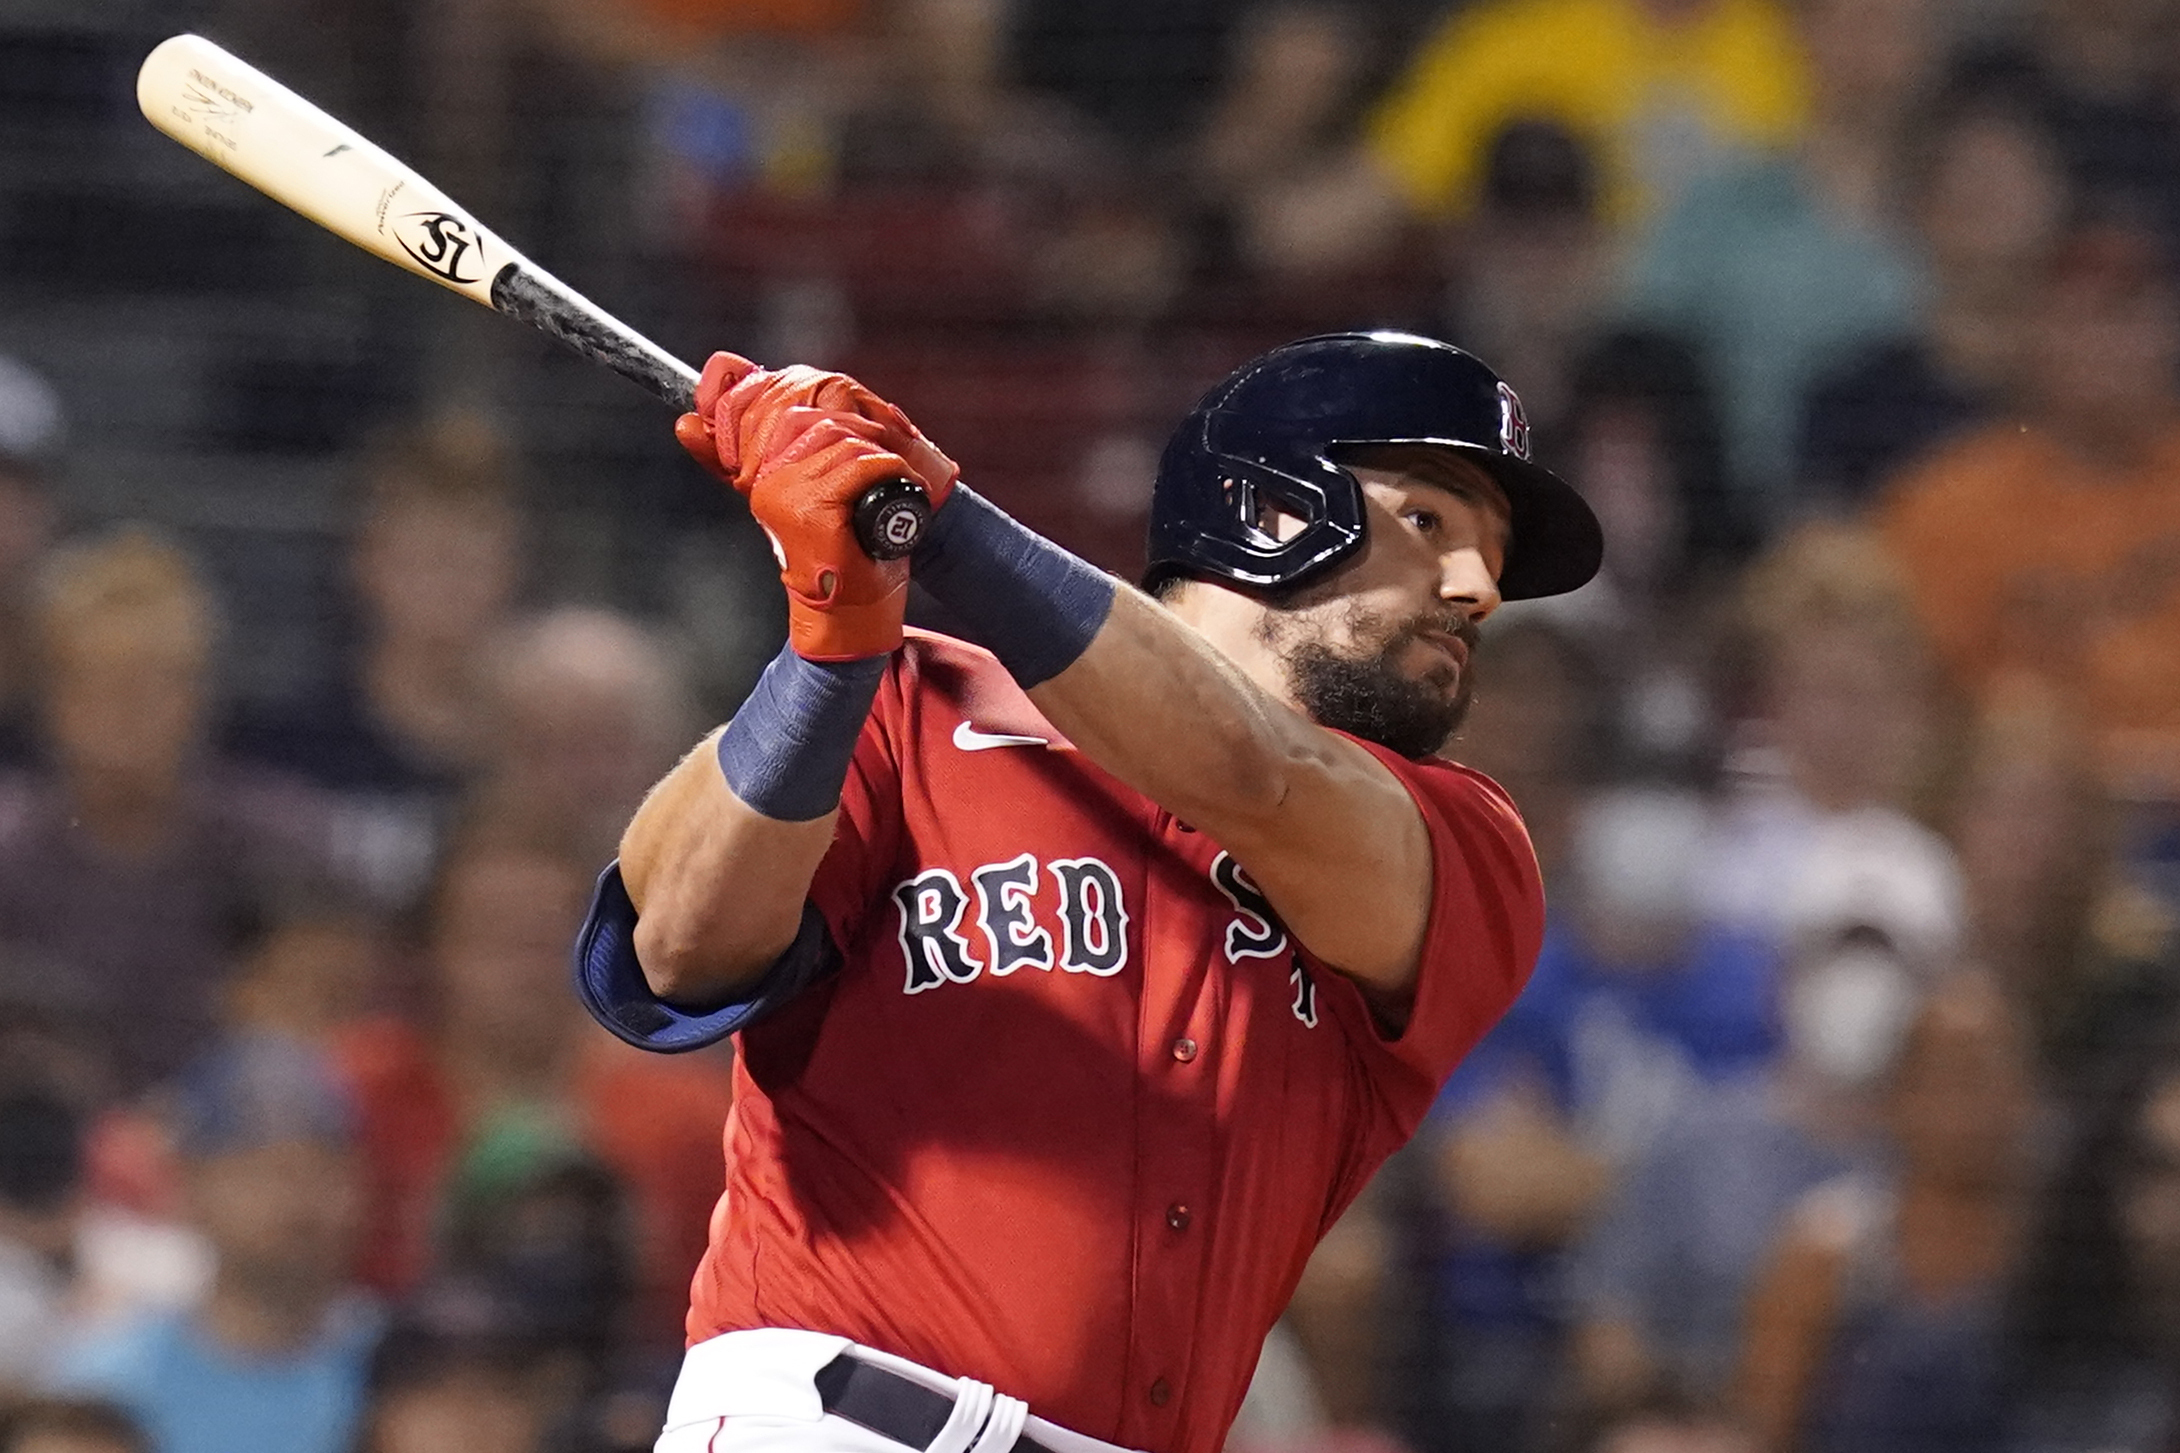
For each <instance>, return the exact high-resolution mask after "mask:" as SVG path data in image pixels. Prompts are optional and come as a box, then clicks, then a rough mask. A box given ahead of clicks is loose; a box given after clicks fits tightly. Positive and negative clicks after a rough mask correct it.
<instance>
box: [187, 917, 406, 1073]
mask: <svg viewBox="0 0 2180 1453" xmlns="http://www.w3.org/2000/svg"><path fill="white" fill-rule="evenodd" d="M256 916H257V918H258V919H259V922H257V923H256V924H254V925H252V926H251V927H250V928H249V930H248V931H247V932H245V933H243V934H241V935H238V939H239V942H238V944H237V954H236V963H235V971H234V978H233V981H232V982H231V983H230V984H229V986H228V995H227V1002H228V1013H227V1019H228V1022H229V1023H230V1024H231V1025H233V1026H235V1027H236V1028H239V1029H243V1030H248V1031H255V1032H260V1033H266V1034H277V1035H283V1036H285V1037H287V1038H289V1039H293V1040H297V1041H300V1042H302V1043H306V1044H313V1045H316V1046H318V1047H319V1048H321V1049H328V1050H330V1048H331V1047H332V1046H333V1045H334V1044H336V1043H337V1042H338V1038H339V1036H340V1034H341V1033H342V1032H343V1031H344V1030H347V1029H349V1028H350V1027H351V1026H353V1025H355V1024H357V1023H358V1022H360V1021H362V1020H364V1019H366V1018H368V1017H369V1016H371V1015H372V1014H374V1013H376V1012H379V1011H381V1010H383V1009H384V1008H385V1007H386V1001H387V999H388V997H389V995H388V989H389V985H388V982H387V981H388V977H389V974H388V970H389V960H390V957H391V953H392V950H391V946H390V944H389V942H388V930H387V925H386V924H385V922H384V921H383V920H382V919H381V918H380V917H379V916H378V915H377V914H376V913H374V912H373V911H372V909H371V907H370V906H369V905H368V904H366V903H365V902H364V901H363V899H362V897H361V895H358V894H353V893H350V894H344V893H341V892H338V891H336V890H333V889H329V888H327V889H319V890H317V891H312V892H302V893H296V894H292V895H288V896H286V897H284V898H282V899H281V900H280V901H278V902H277V903H274V904H272V905H270V906H269V907H267V908H266V909H264V910H261V911H260V913H259V914H258V915H256Z"/></svg>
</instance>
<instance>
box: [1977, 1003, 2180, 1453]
mask: <svg viewBox="0 0 2180 1453" xmlns="http://www.w3.org/2000/svg"><path fill="white" fill-rule="evenodd" d="M2137 1048H2138V1052H2137V1053H2136V1054H2135V1055H2134V1056H2133V1057H2132V1058H2133V1063H2132V1064H2131V1065H2129V1066H2127V1067H2125V1068H2124V1069H2123V1070H2122V1071H2121V1072H2120V1073H2118V1074H2115V1075H2114V1076H2113V1077H2112V1078H2111V1081H2110V1082H2109V1083H2108V1084H2107V1085H2106V1086H2104V1087H2103V1093H2102V1095H2101V1096H2100V1098H2099V1101H2098V1103H2096V1104H2095V1105H2094V1106H2093V1107H2092V1110H2091V1114H2090V1116H2089V1118H2088V1120H2087V1122H2086V1124H2085V1125H2084V1126H2083V1129H2082V1132H2081V1134H2080V1135H2079V1136H2078V1138H2077V1139H2076V1141H2075V1143H2074V1145H2073V1147H2072V1148H2071V1151H2070V1154H2069V1157H2068V1161H2067V1164H2066V1166H2065V1168H2064V1170H2063V1171H2062V1173H2061V1174H2060V1176H2059V1177H2058V1178H2057V1180H2056V1181H2055V1182H2054V1183H2053V1185H2052V1186H2051V1189H2050V1193H2049V1194H2048V1195H2047V1196H2046V1198H2045V1209H2044V1215H2043V1217H2042V1220H2041V1224H2040V1226H2039V1228H2038V1234H2037V1240H2036V1247H2035V1253H2034V1256H2033V1258H2032V1261H2031V1264H2030V1268H2029V1273H2028V1275H2027V1277H2026V1278H2025V1284H2024V1288H2023V1292H2022V1296H2021V1298H2020V1306H2019V1311H2020V1315H2019V1318H2018V1323H2017V1329H2016V1330H2017V1333H2018V1337H2019V1345H2018V1346H2017V1347H2016V1349H2015V1354H2016V1355H2015V1364H2014V1366H2013V1367H2012V1368H2011V1369H2010V1370H2011V1371H2012V1372H2013V1373H2014V1374H2015V1378H2016V1381H2015V1388H2016V1389H2017V1391H2016V1395H2015V1397H2014V1398H2013V1399H2012V1402H2013V1407H2012V1410H2011V1417H2010V1421H2011V1423H2012V1428H2011V1432H2010V1436H2009V1437H2008V1438H2007V1439H2006V1441H2005V1443H2004V1445H2003V1446H2004V1447H2005V1448H2006V1449H2007V1450H2009V1453H2097V1450H2102V1453H2153V1450H2157V1453H2162V1450H2165V1449H2169V1448H2171V1447H2172V1446H2173V1443H2174V1440H2175V1438H2180V1040H2176V1039H2175V1037H2174V1034H2173V1032H2172V1023H2171V1021H2170V1020H2168V1021H2167V1022H2166V1023H2165V1024H2164V1025H2162V1026H2160V1028H2159V1030H2158V1032H2157V1033H2155V1034H2153V1035H2150V1036H2149V1037H2148V1038H2147V1040H2146V1041H2145V1042H2144V1043H2142V1044H2140V1045H2139V1046H2138V1047H2137Z"/></svg>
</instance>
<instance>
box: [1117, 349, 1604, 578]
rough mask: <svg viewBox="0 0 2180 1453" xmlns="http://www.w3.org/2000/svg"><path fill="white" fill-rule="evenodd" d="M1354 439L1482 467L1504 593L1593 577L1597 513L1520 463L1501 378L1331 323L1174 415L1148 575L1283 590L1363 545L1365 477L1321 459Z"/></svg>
mask: <svg viewBox="0 0 2180 1453" xmlns="http://www.w3.org/2000/svg"><path fill="white" fill-rule="evenodd" d="M1364 444H1436V445H1440V446H1443V447H1445V448H1448V449H1458V450H1460V451H1461V452H1462V453H1463V455H1465V456H1466V457H1468V458H1470V459H1473V460H1474V461H1475V462H1476V463H1477V464H1479V465H1481V466H1483V468H1484V469H1486V470H1488V471H1489V472H1490V473H1491V476H1492V477H1493V478H1494V479H1496V480H1497V481H1498V482H1499V485H1500V487H1501V488H1502V489H1504V490H1505V491H1506V498H1507V502H1508V504H1509V505H1510V506H1511V507H1512V510H1513V543H1512V546H1511V547H1510V548H1509V549H1508V551H1507V556H1506V567H1505V569H1504V570H1502V571H1501V572H1500V575H1499V593H1500V595H1501V596H1502V597H1504V598H1505V599H1507V600H1526V599H1529V598H1531V597H1534V596H1540V595H1557V594H1559V593H1560V592H1562V591H1568V590H1573V589H1574V588H1575V587H1576V586H1578V585H1581V584H1582V583H1583V582H1584V581H1586V580H1588V579H1589V578H1590V577H1591V576H1592V575H1595V574H1596V573H1597V566H1598V563H1599V561H1601V560H1602V559H1603V557H1604V538H1603V536H1602V534H1601V533H1600V532H1599V530H1598V528H1597V517H1596V516H1595V515H1593V514H1591V513H1590V507H1589V505H1587V504H1586V503H1584V502H1583V499H1582V496H1580V495H1579V494H1576V493H1575V492H1574V489H1573V488H1572V487H1571V486H1569V485H1568V484H1567V483H1566V481H1564V480H1562V479H1560V478H1559V476H1557V475H1555V474H1553V473H1552V472H1551V471H1550V470H1548V469H1545V468H1543V467H1542V466H1540V465H1536V464H1532V463H1530V462H1529V425H1528V423H1527V421H1526V420H1525V419H1524V418H1523V417H1522V411H1521V400H1520V399H1518V398H1516V397H1515V396H1514V391H1513V390H1512V389H1511V388H1508V387H1507V386H1506V384H1505V383H1504V382H1502V381H1501V380H1500V378H1499V376H1498V375H1497V374H1495V373H1493V372H1492V371H1491V370H1490V369H1489V368H1486V367H1485V366H1484V365H1483V364H1482V363H1481V362H1479V361H1478V360H1477V359H1475V358H1473V357H1471V356H1470V355H1469V354H1466V353H1464V352H1462V351H1461V350H1460V349H1458V348H1455V347H1454V346H1453V345H1452V344H1450V343H1440V342H1438V341H1437V340H1436V339H1432V338H1421V337H1417V336H1416V335H1415V334H1412V333H1390V332H1378V333H1331V334H1326V335H1324V336H1322V337H1317V338H1304V339H1303V340H1301V341H1300V342H1298V343H1289V344H1287V345H1285V346H1284V347H1281V348H1275V349H1273V350H1272V351H1271V352H1269V353H1267V354H1265V355H1264V356H1263V357H1261V358H1256V359H1252V360H1250V361H1249V362H1248V363H1245V364H1243V365H1242V366H1241V367H1240V368H1238V369H1236V370H1235V371H1234V372H1233V373H1232V374H1230V375H1229V376H1228V377H1227V379H1226V381H1225V382H1224V383H1221V384H1220V385H1219V386H1218V387H1217V388H1215V389H1213V390H1212V391H1211V392H1210V393H1208V394H1206V395H1205V396H1204V399H1203V402H1201V403H1199V404H1198V405H1196V408H1195V411H1194V412H1192V413H1191V414H1190V415H1189V416H1188V417H1187V418H1186V419H1184V420H1182V422H1181V427H1180V428H1179V429H1177V430H1175V431H1174V435H1173V438H1172V440H1171V441H1170V442H1168V443H1167V445H1166V452H1165V454H1164V456H1163V457H1162V458H1161V459H1160V460H1159V464H1158V485H1157V488H1156V490H1155V492H1154V493H1153V494H1152V496H1151V531H1150V550H1149V554H1150V564H1149V571H1148V576H1147V581H1146V583H1147V584H1149V585H1150V586H1151V587H1152V588H1154V589H1155V588H1156V587H1157V586H1158V585H1159V584H1161V583H1162V582H1164V581H1166V580H1170V579H1172V578H1174V577H1175V576H1180V575H1200V576H1207V577H1210V578H1212V579H1217V580H1224V581H1228V582H1231V583H1232V584H1235V585H1239V586H1243V587H1245V588H1248V589H1252V590H1259V591H1265V592H1269V593H1273V594H1283V593H1285V592H1286V591H1289V590H1292V589H1294V588H1296V587H1298V586H1301V585H1304V584H1307V583H1308V582H1309V581H1311V580H1313V579H1315V578H1317V577H1319V576H1321V575H1322V574H1324V573H1325V572H1326V571H1328V570H1330V569H1332V568H1333V567H1334V566H1336V565H1338V564H1339V563H1340V562H1341V561H1343V560H1346V559H1347V558H1348V557H1349V556H1351V555H1353V554H1354V553H1355V552H1356V551H1358V550H1360V549H1361V548H1362V545H1363V492H1362V486H1361V485H1360V484H1359V483H1357V481H1356V479H1355V476H1354V475H1352V474H1350V473H1348V472H1347V471H1346V470H1345V469H1342V468H1341V467H1340V466H1339V465H1338V464H1336V463H1334V462H1333V458H1332V455H1333V454H1334V453H1335V452H1336V451H1337V450H1339V449H1340V448H1341V447H1342V446H1352V445H1364ZM1267 505H1270V506H1276V507H1277V508H1278V509H1279V510H1281V511H1283V512H1284V513H1286V514H1289V515H1293V516H1294V517H1296V518H1297V519H1300V520H1301V521H1302V522H1303V528H1302V530H1301V531H1300V533H1298V534H1296V535H1295V536H1294V537H1293V538H1292V539H1289V540H1280V539H1277V538H1275V537H1274V536H1273V535H1271V534H1270V533H1268V532H1267V531H1266V530H1265V529H1264V528H1263V527H1262V523H1261V522H1262V519H1263V515H1262V513H1261V511H1262V510H1263V509H1264V507H1265V506H1267Z"/></svg>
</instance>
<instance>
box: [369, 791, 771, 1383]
mask: <svg viewBox="0 0 2180 1453" xmlns="http://www.w3.org/2000/svg"><path fill="white" fill-rule="evenodd" d="M590 886H591V884H590V866H589V864H588V863H587V862H583V861H579V860H577V859H575V858H573V857H572V856H570V855H569V854H568V853H566V852H565V851H564V850H562V849H561V848H560V847H559V846H558V845H557V844H554V843H550V842H547V843H540V842H538V841H536V840H535V839H530V838H527V837H524V836H520V835H515V836H508V835H505V834H504V833H503V832H502V831H501V830H500V828H499V827H498V826H497V825H495V824H491V823H480V824H478V825H477V826H476V827H474V828H472V829H471V830H469V831H467V832H466V833H464V834H463V835H460V836H458V837H457V838H456V840H455V842H454V844H453V846H452V847H451V848H450V849H449V852H448V855H447V857H446V858H445V860H444V861H443V862H442V864H441V866H440V869H439V874H438V878H437V882H436V885H435V887H434V891H433V894H432V897H431V912H430V921H429V924H428V928H427V932H428V936H429V942H428V944H427V950H428V955H429V958H430V962H431V967H432V970H433V974H434V979H433V988H434V991H435V992H434V999H435V1007H436V1013H435V1014H434V1015H433V1016H432V1018H431V1020H430V1028H429V1029H428V1030H419V1029H417V1028H414V1027H412V1026H410V1025H408V1024H406V1023H403V1022H401V1021H399V1020H396V1019H391V1018H385V1019H380V1020H377V1021H375V1022H372V1023H369V1024H366V1025H362V1026H359V1027H358V1028H357V1029H356V1030H354V1031H352V1032H351V1033H349V1034H348V1035H346V1036H344V1041H343V1046H342V1049H341V1051H340V1060H341V1063H342V1065H343V1067H344V1070H345V1072H346V1074H347V1075H348V1076H349V1078H350V1082H351V1083H352V1084H353V1085H355V1086H356V1093H357V1098H358V1101H359V1103H360V1105H361V1108H362V1112H363V1125H364V1148H365V1154H366V1159H367V1163H368V1166H369V1172H370V1177H371V1186H372V1227H371V1238H370V1241H369V1244H368V1249H367V1255H366V1260H365V1263H364V1265H365V1275H366V1278H367V1279H368V1280H369V1282H370V1283H371V1284H372V1285H374V1286H380V1287H386V1288H401V1287H405V1286H408V1285H411V1284H413V1283H414V1281H415V1280H416V1278H417V1277H418V1276H419V1275H420V1274H421V1273H422V1272H423V1270H424V1269H425V1268H426V1266H427V1265H428V1264H429V1263H430V1260H431V1255H432V1250H433V1246H432V1236H433V1230H434V1226H435V1223H436V1222H437V1219H438V1217H439V1216H440V1214H441V1213H442V1211H443V1210H444V1209H445V1208H447V1207H450V1206H456V1205H460V1204H462V1203H463V1202H464V1201H465V1200H466V1199H467V1198H468V1197H469V1196H470V1195H471V1194H472V1193H473V1192H474V1190H475V1188H476V1187H478V1186H480V1185H489V1184H494V1183H499V1182H512V1181H515V1180H519V1179H520V1176H518V1175H517V1174H516V1172H517V1171H521V1170H524V1169H525V1168H527V1167H529V1166H531V1165H532V1164H533V1163H537V1162H540V1161H547V1160H554V1159H556V1158H558V1157H561V1156H564V1155H565V1154H567V1153H568V1152H570V1151H571V1150H574V1149H579V1148H580V1149H587V1150H588V1151H589V1152H591V1153H592V1154H594V1155H595V1156H596V1157H597V1158H598V1159H599V1160H601V1161H602V1162H604V1163H605V1164H606V1165H608V1166H610V1167H611V1168H612V1169H613V1171H614V1172H615V1173H616V1174H618V1175H619V1176H620V1177H621V1178H622V1179H623V1180H624V1181H625V1182H626V1184H627V1186H628V1190H629V1194H630V1195H631V1196H632V1198H633V1200H634V1203H635V1211H634V1214H635V1218H636V1225H637V1238H638V1252H639V1261H640V1266H639V1274H640V1290H641V1294H642V1296H643V1298H644V1302H643V1307H642V1313H641V1315H642V1317H643V1320H642V1322H641V1323H640V1331H641V1333H642V1334H643V1335H644V1336H646V1337H648V1338H649V1339H651V1340H653V1341H656V1340H659V1339H661V1338H664V1339H667V1340H670V1341H678V1339H679V1322H680V1319H681V1314H682V1312H683V1311H684V1310H685V1308H686V1296H687V1289H688V1282H689V1277H690V1275H691V1273H692V1272H693V1271H694V1270H695V1267H696V1263H697V1259H698V1257H699V1256H700V1255H701V1254H702V1253H703V1249H704V1245H705V1242H706V1230H707V1227H708V1225H709V1222H710V1216H711V1212H712V1207H713V1205H714V1203H715V1202H716V1201H717V1200H718V1199H719V1196H720V1193H721V1191H722V1189H723V1188H724V1185H725V1169H724V1164H723V1161H722V1159H721V1155H720V1148H719V1145H720V1142H719V1136H720V1128H721V1125H722V1124H723V1123H724V1121H725V1118H726V1111H727V1107H728V1105H729V1103H730V1100H731V1091H730V1088H729V1081H728V1075H727V1069H726V1066H725V1065H724V1064H723V1063H721V1062H720V1061H719V1060H717V1059H716V1058H714V1057H712V1056H707V1055H694V1056H682V1057H677V1058H671V1059H669V1058H661V1057H659V1056H655V1055H647V1054H644V1053H642V1052H640V1051H637V1050H634V1049H630V1048H629V1047H627V1046H626V1045H623V1044H621V1043H620V1042H619V1041H618V1040H615V1039H613V1038H611V1037H610V1036H608V1035H607V1034H606V1033H605V1031H603V1030H601V1029H599V1028H598V1027H597V1026H596V1025H595V1024H594V1023H593V1022H592V1021H591V1020H590V1018H589V1017H588V1016H587V1015H585V1014H584V1013H583V1011H582V1009H581V1008H580V1006H578V1005H577V1004H576V1002H575V998H574V996H573V995H572V994H571V993H570V992H569V990H568V949H569V945H570V944H572V943H573V942H574V939H575V932H576V929H577V927H578V926H579V925H580V924H581V922H582V919H583V912H584V906H585V904H586V903H587V901H588V899H589V895H590Z"/></svg>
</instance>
